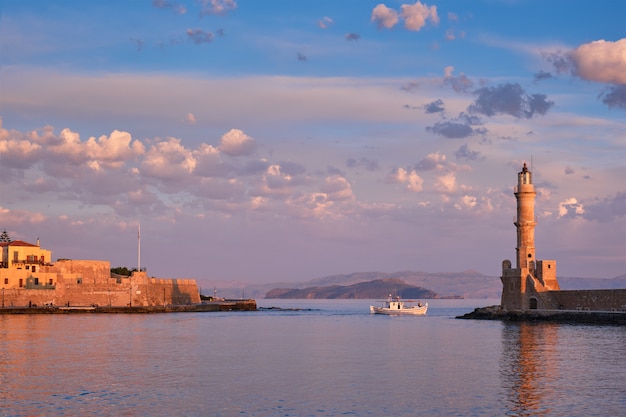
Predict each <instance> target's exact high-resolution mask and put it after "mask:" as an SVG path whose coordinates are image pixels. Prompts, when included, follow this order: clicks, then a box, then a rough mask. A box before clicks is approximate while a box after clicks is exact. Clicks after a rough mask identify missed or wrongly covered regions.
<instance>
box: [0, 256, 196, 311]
mask: <svg viewBox="0 0 626 417" xmlns="http://www.w3.org/2000/svg"><path fill="white" fill-rule="evenodd" d="M34 275H36V276H38V277H40V280H41V281H42V282H45V283H48V282H49V279H53V282H54V285H53V287H54V288H53V289H50V288H48V287H47V286H46V287H45V288H43V287H41V288H34V289H29V288H11V289H8V288H4V289H2V294H1V296H2V305H3V306H5V307H23V306H29V305H33V304H35V305H37V306H44V305H55V306H67V305H70V306H90V305H99V306H129V305H132V306H162V305H185V304H193V303H199V302H200V292H199V290H198V285H197V283H196V281H195V280H193V279H156V278H149V277H147V275H146V273H145V272H141V273H135V274H133V275H132V276H131V277H115V278H112V277H111V273H110V264H109V262H106V261H73V260H71V261H70V260H67V261H59V262H57V263H55V264H54V265H51V266H48V267H46V269H45V271H41V272H40V273H36V274H34ZM44 279H45V281H43V280H44Z"/></svg>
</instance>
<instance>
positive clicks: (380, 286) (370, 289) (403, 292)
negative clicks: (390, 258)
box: [265, 278, 439, 299]
mask: <svg viewBox="0 0 626 417" xmlns="http://www.w3.org/2000/svg"><path fill="white" fill-rule="evenodd" d="M392 294H393V295H398V296H400V297H401V298H405V299H407V298H439V295H438V294H437V293H436V292H434V291H431V290H427V289H425V288H421V287H416V286H413V285H409V284H407V283H406V282H404V281H402V280H400V279H398V278H385V279H376V280H373V281H367V282H359V283H357V284H352V285H327V286H316V287H307V288H302V289H297V288H274V289H272V290H270V291H268V292H267V294H265V298H305V299H312V298H315V299H317V298H324V299H337V298H339V299H371V298H387V297H388V296H389V295H392Z"/></svg>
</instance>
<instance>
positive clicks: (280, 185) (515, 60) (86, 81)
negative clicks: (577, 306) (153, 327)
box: [0, 0, 626, 286]
mask: <svg viewBox="0 0 626 417" xmlns="http://www.w3.org/2000/svg"><path fill="white" fill-rule="evenodd" d="M0 7H1V9H0V11H1V16H0V19H1V20H0V117H1V118H2V119H1V121H2V124H1V126H0V178H1V179H2V180H1V181H0V193H1V195H2V199H1V200H0V227H1V228H6V229H7V230H8V231H9V233H10V235H11V236H12V238H13V239H22V240H26V241H31V242H33V241H35V240H36V238H37V237H39V238H40V239H41V242H42V246H44V247H46V248H47V249H51V250H53V255H54V257H55V258H74V259H107V260H110V261H111V264H112V266H122V265H124V266H129V267H134V266H136V263H137V250H136V247H137V227H138V225H139V224H141V230H142V241H141V246H142V255H141V257H142V267H146V268H147V269H148V273H149V274H150V275H153V276H158V277H191V278H196V279H198V280H199V281H200V283H201V285H204V286H210V285H214V284H215V283H225V282H235V281H236V282H250V283H259V282H270V281H272V282H273V281H299V280H304V279H310V278H315V277H320V276H324V275H330V274H337V273H350V272H357V271H373V270H376V271H386V272H393V271H400V270H409V269H410V270H422V271H427V272H447V271H449V272H456V271H461V270H465V269H474V270H477V271H479V272H482V273H484V274H487V275H493V276H497V275H498V274H499V273H500V265H501V261H502V260H503V259H505V258H509V259H511V258H514V255H515V243H516V242H515V229H514V226H513V224H512V222H513V217H514V215H515V199H514V196H513V194H512V192H513V186H514V185H515V183H516V173H517V172H518V171H519V170H520V169H521V166H522V164H523V162H525V161H527V162H528V163H529V164H531V161H532V170H533V174H534V177H533V178H534V181H535V184H536V186H537V190H538V196H537V205H536V207H537V210H536V212H537V220H538V226H537V230H536V239H537V242H536V243H537V256H538V258H540V259H556V260H557V261H558V271H557V272H558V274H559V275H560V276H584V277H604V278H611V277H614V276H618V275H622V274H624V273H625V272H626V258H624V253H625V252H626V239H624V238H623V232H624V230H626V187H625V186H624V183H623V177H624V174H623V170H624V167H625V164H624V162H623V161H624V160H626V133H625V132H626V117H625V116H626V75H625V74H626V34H625V29H626V26H625V25H624V16H626V2H623V1H605V2H597V4H593V5H590V4H589V3H588V2H582V1H550V2H542V1H523V0H519V1H515V0H509V1H497V0H488V1H487V0H485V1H472V2H461V1H437V2H425V3H422V2H419V1H418V2H414V1H388V2H385V3H380V2H378V1H366V0H359V1H357V0H352V1H263V2H260V1H251V0H250V1H246V0H238V1H232V0H230V1H229V0H190V1H174V0H155V1H151V0H131V1H107V2H96V1H87V2H86V1H20V2H15V1H0Z"/></svg>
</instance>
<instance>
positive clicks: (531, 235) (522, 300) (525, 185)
mask: <svg viewBox="0 0 626 417" xmlns="http://www.w3.org/2000/svg"><path fill="white" fill-rule="evenodd" d="M514 194H515V199H516V200H517V218H516V219H515V222H514V224H515V227H516V229H517V246H516V248H515V262H516V265H515V268H512V265H511V261H509V260H508V259H506V260H504V261H503V262H502V276H501V277H500V279H501V280H502V285H503V287H502V301H501V306H502V308H503V309H505V310H526V309H536V308H551V307H552V305H551V304H552V302H551V297H548V294H547V291H552V290H558V289H559V284H558V282H557V280H556V261H538V260H536V259H535V226H536V225H537V222H536V221H535V196H536V195H537V193H536V192H535V186H534V185H533V176H532V172H530V171H529V170H528V168H527V167H526V163H524V166H523V167H522V170H521V171H520V172H519V173H518V174H517V186H516V187H515V190H514ZM541 293H546V294H541Z"/></svg>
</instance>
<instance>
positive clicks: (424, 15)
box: [371, 1, 439, 32]
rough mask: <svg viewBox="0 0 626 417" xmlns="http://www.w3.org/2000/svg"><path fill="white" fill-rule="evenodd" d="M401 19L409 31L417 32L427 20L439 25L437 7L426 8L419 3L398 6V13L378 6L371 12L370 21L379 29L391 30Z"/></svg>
mask: <svg viewBox="0 0 626 417" xmlns="http://www.w3.org/2000/svg"><path fill="white" fill-rule="evenodd" d="M400 18H402V19H403V20H404V27H405V28H406V29H408V30H411V31H415V32H417V31H419V30H420V29H422V28H423V27H424V26H425V25H426V22H427V21H428V20H430V21H431V22H433V23H434V24H438V23H439V15H438V14H437V6H430V7H428V6H427V5H426V4H422V3H421V2H420V1H416V2H415V3H414V4H403V5H401V6H400V12H398V11H396V10H394V9H391V8H389V7H387V6H386V5H384V4H379V5H377V6H376V7H374V9H373V10H372V17H371V21H372V22H374V23H376V26H378V28H379V29H382V28H385V29H391V28H393V27H394V26H395V25H396V24H397V23H398V21H399V20H400Z"/></svg>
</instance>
